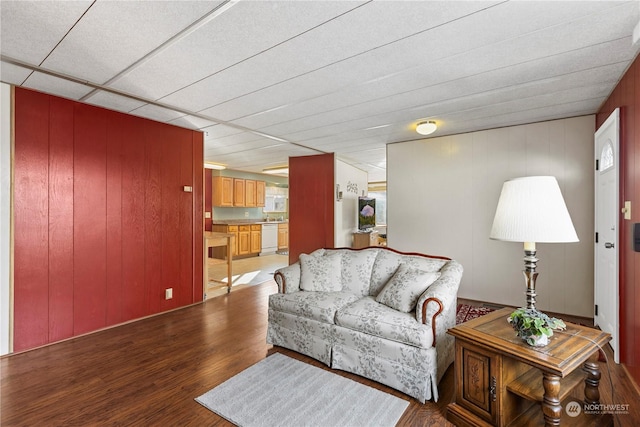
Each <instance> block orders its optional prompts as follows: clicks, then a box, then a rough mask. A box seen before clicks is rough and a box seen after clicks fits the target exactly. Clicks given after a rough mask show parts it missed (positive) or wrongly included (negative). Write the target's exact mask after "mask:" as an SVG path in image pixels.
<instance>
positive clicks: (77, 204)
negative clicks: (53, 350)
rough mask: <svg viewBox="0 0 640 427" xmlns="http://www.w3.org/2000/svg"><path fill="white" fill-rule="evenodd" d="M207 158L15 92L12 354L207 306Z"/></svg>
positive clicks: (162, 136) (97, 112)
mask: <svg viewBox="0 0 640 427" xmlns="http://www.w3.org/2000/svg"><path fill="white" fill-rule="evenodd" d="M202 155H203V140H202V134H201V133H200V132H195V131H191V130H187V129H181V128H178V127H175V126H170V125H166V124H162V123H157V122H153V121H150V120H146V119H142V118H137V117H134V116H130V115H126V114H122V113H117V112H114V111H110V110H105V109H102V108H98V107H93V106H90V105H86V104H82V103H79V102H74V101H69V100H66V99H61V98H57V97H55V96H51V95H46V94H42V93H39V92H34V91H30V90H26V89H22V88H16V89H15V189H14V212H15V214H14V221H15V226H14V227H15V244H14V272H15V275H14V351H20V350H24V349H28V348H32V347H36V346H39V345H43V344H47V343H50V342H55V341H58V340H61V339H64V338H68V337H72V336H75V335H78V334H82V333H86V332H90V331H94V330H97V329H100V328H103V327H106V326H110V325H115V324H118V323H121V322H125V321H128V320H131V319H136V318H139V317H142V316H147V315H150V314H154V313H158V312H161V311H165V310H168V309H173V308H176V307H180V306H184V305H188V304H191V303H194V302H197V301H201V300H202V271H203V267H202V230H203V223H202V218H203V200H202V199H203V197H202V196H203V174H202ZM184 185H190V186H192V187H193V193H186V192H184V191H183V186H184ZM166 288H173V299H171V300H165V298H164V295H165V289H166Z"/></svg>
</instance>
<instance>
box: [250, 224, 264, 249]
mask: <svg viewBox="0 0 640 427" xmlns="http://www.w3.org/2000/svg"><path fill="white" fill-rule="evenodd" d="M261 250H262V226H261V225H259V224H252V225H251V248H250V252H251V253H252V254H257V253H260V251H261Z"/></svg>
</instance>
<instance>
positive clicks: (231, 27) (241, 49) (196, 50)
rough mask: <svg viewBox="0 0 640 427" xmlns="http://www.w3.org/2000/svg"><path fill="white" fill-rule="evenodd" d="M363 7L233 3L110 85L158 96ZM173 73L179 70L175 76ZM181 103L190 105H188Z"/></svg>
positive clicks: (330, 3)
mask: <svg viewBox="0 0 640 427" xmlns="http://www.w3.org/2000/svg"><path fill="white" fill-rule="evenodd" d="M361 3H362V2H352V1H349V2H344V1H341V2H338V1H313V2H287V1H264V2H238V3H235V4H234V5H233V7H231V8H229V9H228V10H226V11H225V12H224V13H223V14H221V15H219V16H218V17H216V18H215V19H213V20H212V21H210V22H209V23H207V24H206V25H203V26H202V27H201V28H199V29H197V31H194V32H192V33H191V34H189V35H187V36H185V37H184V38H183V39H182V40H180V41H178V42H177V43H175V44H173V45H172V46H169V47H168V48H167V49H165V50H164V51H163V52H161V53H160V54H158V55H157V56H155V57H153V58H151V59H150V60H149V61H147V62H146V63H144V64H142V65H141V66H140V67H138V68H136V69H135V70H132V71H131V72H130V73H128V74H127V75H126V76H124V77H123V78H121V79H120V80H118V81H117V82H115V83H114V84H113V86H114V87H116V88H119V89H122V90H126V91H131V90H135V91H140V92H142V93H144V94H145V96H148V97H150V98H153V99H159V98H162V97H164V96H167V95H169V94H171V93H173V92H175V91H177V90H180V89H182V88H184V87H186V86H189V85H190V84H193V83H194V82H198V81H200V80H202V79H204V78H206V77H208V76H210V75H212V74H214V73H218V72H220V71H222V70H224V69H226V68H228V67H231V66H233V65H234V64H237V63H240V62H242V61H244V60H246V59H247V58H251V57H252V56H254V55H257V54H259V53H260V52H263V51H266V50H268V49H270V48H272V47H273V46H277V45H278V44H280V43H283V42H285V41H286V40H288V39H290V38H292V37H296V36H298V35H299V34H301V33H304V32H306V31H309V30H310V29H312V28H313V27H315V26H317V25H320V24H322V23H323V22H325V21H327V20H330V19H333V18H334V17H336V16H338V15H340V14H342V13H345V12H347V11H349V10H350V9H352V8H354V7H357V6H358V5H359V4H361ZM176 70H180V72H178V73H176ZM169 77H170V78H169ZM181 105H186V106H190V104H188V103H184V104H181ZM207 105H210V104H207ZM191 110H192V111H197V110H198V109H196V108H191Z"/></svg>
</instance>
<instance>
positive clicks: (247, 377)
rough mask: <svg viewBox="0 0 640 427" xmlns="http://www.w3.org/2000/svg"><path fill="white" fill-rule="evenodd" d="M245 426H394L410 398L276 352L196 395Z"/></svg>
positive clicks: (215, 410)
mask: <svg viewBox="0 0 640 427" xmlns="http://www.w3.org/2000/svg"><path fill="white" fill-rule="evenodd" d="M196 401H197V402H198V403H200V404H202V405H203V406H205V407H206V408H208V409H210V410H212V411H213V412H215V413H216V414H218V415H220V416H221V417H223V418H225V419H227V420H228V421H231V422H232V423H234V424H236V425H238V426H242V427H253V426H264V427H276V426H277V427H288V426H290V427H301V426H309V427H334V426H335V427H347V426H348V427H356V426H362V427H373V426H380V427H389V426H395V425H396V423H397V422H398V420H399V419H400V417H401V416H402V414H403V413H404V411H405V409H406V408H407V406H409V402H407V401H405V400H402V399H400V398H398V397H395V396H392V395H390V394H388V393H384V392H382V391H380V390H376V389H374V388H372V387H368V386H366V385H363V384H360V383H358V382H355V381H353V380H350V379H348V378H344V377H341V376H340V375H337V374H334V373H331V372H328V371H325V370H323V369H320V368H317V367H315V366H312V365H309V364H307V363H304V362H300V361H299V360H295V359H292V358H290V357H287V356H284V355H282V354H279V353H275V354H273V355H271V356H269V357H267V358H266V359H264V360H261V361H260V362H258V363H256V364H255V365H253V366H251V367H249V368H247V369H245V370H244V371H242V372H240V373H239V374H238V375H236V376H234V377H232V378H231V379H229V380H227V381H225V382H224V383H222V384H220V385H219V386H217V387H215V388H213V389H211V390H209V391H208V392H206V393H205V394H203V395H202V396H200V397H197V398H196Z"/></svg>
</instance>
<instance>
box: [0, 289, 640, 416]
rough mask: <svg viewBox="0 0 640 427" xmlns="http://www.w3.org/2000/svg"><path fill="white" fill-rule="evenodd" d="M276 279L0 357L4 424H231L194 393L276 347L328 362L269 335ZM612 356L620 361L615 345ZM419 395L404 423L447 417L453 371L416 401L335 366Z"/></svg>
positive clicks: (619, 379)
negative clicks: (434, 393)
mask: <svg viewBox="0 0 640 427" xmlns="http://www.w3.org/2000/svg"><path fill="white" fill-rule="evenodd" d="M275 291H276V285H275V283H274V282H268V283H264V284H261V285H256V286H250V287H247V288H244V289H240V290H238V291H234V292H232V293H230V294H225V295H222V296H219V297H217V298H213V299H210V300H207V301H206V302H204V303H201V304H197V305H194V306H190V307H186V308H183V309H180V310H176V311H173V312H169V313H165V314H162V315H159V316H155V317H151V318H148V319H143V320H140V321H136V322H133V323H129V324H126V325H122V326H118V327H115V328H111V329H108V330H104V331H100V332H96V333H93V334H90V335H87V336H83V337H79V338H75V339H71V340H68V341H65V342H61V343H57V344H53V345H50V346H47V347H43V348H39V349H36V350H32V351H28V352H24V353H20V354H14V355H10V356H5V357H2V358H0V380H1V386H0V425H2V426H44V425H46V426H63V425H64V426H103V425H105V426H114V425H117V426H192V425H193V426H227V425H231V424H230V423H228V422H227V421H225V420H224V419H222V418H220V417H219V416H217V415H216V414H214V413H213V412H211V411H209V410H208V409H206V408H204V407H202V406H201V405H199V404H198V403H196V401H195V400H194V398H195V397H197V396H199V395H201V394H203V393H205V392H206V391H208V390H209V389H211V388H213V387H215V386H216V385H218V384H220V383H222V382H223V381H225V380H227V379H228V378H230V377H232V376H233V375H235V374H237V373H239V372H240V371H242V370H244V369H245V368H247V367H249V366H251V365H252V364H254V363H256V362H258V361H259V360H261V359H263V358H264V357H266V356H267V354H268V353H272V352H274V351H278V352H281V353H283V354H286V355H289V356H292V357H295V358H296V359H299V360H302V361H305V362H307V363H310V364H313V365H315V366H319V367H322V368H325V369H328V368H326V367H325V366H324V365H322V364H321V363H319V362H317V361H315V360H312V359H310V358H307V357H305V356H302V355H299V354H297V353H294V352H291V351H288V350H285V349H281V348H275V349H270V348H269V347H270V346H268V345H267V344H266V343H265V334H266V320H267V297H268V295H269V294H270V293H273V292H275ZM609 359H610V360H612V357H611V354H610V352H609ZM609 368H610V371H611V375H612V377H613V382H614V384H615V397H614V398H613V399H612V398H611V390H612V389H611V387H610V385H609V382H608V381H609V380H608V376H609V372H608V370H607V369H605V368H603V369H602V371H603V379H602V382H601V387H600V389H601V393H602V402H603V403H621V404H625V403H628V404H629V405H630V411H631V413H630V414H629V415H620V416H618V417H617V423H616V425H618V426H622V427H627V426H632V425H635V424H636V423H637V422H638V421H640V403H638V402H640V399H639V397H640V396H639V395H638V392H637V391H636V390H635V389H634V388H633V385H632V384H631V383H630V382H629V381H628V380H627V379H626V376H625V374H624V372H623V369H622V368H621V367H620V366H616V365H615V364H613V362H610V363H609ZM332 372H334V373H337V374H339V375H342V376H345V377H348V378H351V379H354V380H356V381H359V382H361V383H363V384H367V385H370V386H373V387H375V388H378V389H380V390H383V391H386V392H388V393H391V394H393V395H395V396H398V397H400V398H402V399H405V400H408V401H409V402H410V404H409V407H408V409H407V411H406V412H405V413H404V415H403V416H402V418H401V420H400V422H399V424H398V425H400V426H445V425H450V424H449V423H447V421H446V420H445V416H444V414H445V408H446V405H447V404H448V403H449V402H450V401H451V400H452V397H453V370H452V367H450V368H449V370H448V371H447V373H446V374H445V376H444V379H443V381H442V382H441V383H440V401H439V402H438V403H433V402H428V403H427V404H425V405H421V404H420V403H418V402H417V401H416V400H414V399H412V398H409V397H408V396H406V395H404V394H402V393H400V392H397V391H395V390H392V389H390V388H388V387H385V386H382V385H380V384H377V383H374V382H373V381H369V380H366V379H364V378H361V377H358V376H356V375H352V374H349V373H346V372H342V371H337V370H336V371H332Z"/></svg>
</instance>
